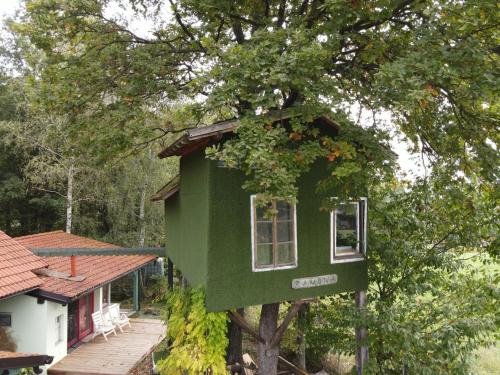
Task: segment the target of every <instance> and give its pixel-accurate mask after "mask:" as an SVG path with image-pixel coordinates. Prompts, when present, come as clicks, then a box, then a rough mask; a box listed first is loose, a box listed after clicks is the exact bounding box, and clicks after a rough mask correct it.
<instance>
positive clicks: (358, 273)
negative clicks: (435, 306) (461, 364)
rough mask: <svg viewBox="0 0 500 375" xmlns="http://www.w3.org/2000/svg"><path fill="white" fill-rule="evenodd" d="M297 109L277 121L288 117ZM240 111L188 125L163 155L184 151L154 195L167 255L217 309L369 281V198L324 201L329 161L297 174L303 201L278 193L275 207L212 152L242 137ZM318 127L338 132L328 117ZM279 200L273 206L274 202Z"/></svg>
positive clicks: (356, 287) (354, 288)
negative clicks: (328, 207)
mask: <svg viewBox="0 0 500 375" xmlns="http://www.w3.org/2000/svg"><path fill="white" fill-rule="evenodd" d="M289 120H290V116H286V115H283V116H281V117H280V118H279V119H278V120H275V119H274V120H273V121H274V125H276V123H277V122H279V123H280V125H282V126H285V127H287V126H289V125H288V123H289ZM237 124H238V122H237V120H228V121H223V122H219V123H216V124H213V125H210V126H206V127H202V128H196V129H191V130H187V131H185V132H184V133H183V134H182V136H181V137H180V138H178V139H177V140H176V141H175V142H173V143H172V144H171V145H169V146H168V147H167V148H166V149H164V150H163V151H162V152H161V153H160V154H159V156H160V158H166V157H171V156H178V157H180V174H179V176H177V177H175V178H174V179H173V180H172V181H169V182H168V183H167V184H166V185H165V186H164V187H163V188H162V189H161V190H160V191H158V193H157V194H155V196H154V197H153V198H152V200H153V201H161V200H164V201H165V215H166V233H167V236H166V238H167V256H168V257H169V259H171V260H172V262H173V263H174V264H175V266H176V267H177V268H179V269H180V271H181V272H182V274H183V276H184V277H185V278H186V279H187V280H188V282H189V283H190V284H191V285H193V286H202V287H204V288H205V291H206V305H207V309H208V310H209V311H222V310H228V309H233V308H239V307H244V306H248V305H260V304H265V303H274V302H280V301H290V300H299V299H304V298H311V297H315V296H321V295H330V294H333V293H339V292H345V291H362V290H366V288H367V285H368V277H367V262H366V247H367V241H366V237H367V232H366V224H367V223H366V221H367V219H366V218H367V199H366V198H362V199H359V200H356V201H352V202H346V203H345V204H342V205H340V206H339V207H337V209H336V210H335V211H333V212H325V211H323V210H321V206H322V201H323V200H324V199H325V198H326V199H328V197H325V196H322V195H320V194H319V193H318V192H317V190H316V184H317V182H318V181H319V180H320V179H323V178H325V177H326V176H327V173H328V170H327V165H326V163H327V160H320V161H318V162H316V163H315V164H314V165H313V166H312V168H311V170H310V171H309V172H307V173H305V174H304V175H303V176H301V178H300V179H299V180H298V203H297V204H296V205H290V204H289V203H288V202H286V201H284V200H274V201H273V202H272V209H273V210H274V211H275V212H277V214H276V215H274V216H272V217H269V215H268V214H266V212H268V211H269V210H266V209H264V208H262V207H259V205H258V204H257V203H258V197H257V195H256V194H254V193H251V192H247V191H245V190H243V189H242V185H243V183H244V181H245V176H244V174H243V173H242V172H241V171H238V170H235V169H230V168H227V167H226V166H225V165H224V164H223V163H220V162H218V161H214V160H209V159H207V158H206V157H205V149H206V147H209V146H212V145H220V144H223V143H224V142H226V141H227V140H228V139H230V138H231V137H233V136H234V130H235V128H236V127H237ZM311 126H314V127H317V129H318V130H319V132H320V133H322V134H327V135H329V136H331V137H335V136H336V134H338V129H339V126H338V125H337V124H336V123H335V122H333V121H331V120H330V119H329V118H328V117H326V116H321V117H319V118H317V119H316V120H315V121H314V122H313V123H312V124H311ZM270 208H271V207H270Z"/></svg>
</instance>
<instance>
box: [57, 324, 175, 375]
mask: <svg viewBox="0 0 500 375" xmlns="http://www.w3.org/2000/svg"><path fill="white" fill-rule="evenodd" d="M130 322H131V324H132V328H129V327H127V328H125V329H124V333H117V336H114V335H110V336H108V340H109V341H108V342H106V341H105V340H104V338H103V337H102V336H98V337H96V338H95V339H94V340H91V341H88V342H85V343H82V344H81V345H80V346H79V347H78V348H76V349H75V350H73V351H72V352H71V353H69V354H68V355H67V356H66V357H64V358H63V359H62V360H60V361H59V362H57V363H56V364H55V365H53V366H52V367H50V368H49V369H48V374H50V375H68V374H72V375H125V374H128V373H129V372H130V371H131V370H132V369H134V367H135V366H137V365H138V364H139V363H140V362H141V361H142V360H144V358H145V357H146V356H148V355H149V354H150V353H151V351H152V350H153V348H154V347H155V346H156V345H158V343H160V341H161V340H162V339H163V338H164V337H165V329H166V328H165V325H164V324H163V322H162V321H160V320H155V319H130ZM90 337H92V336H90Z"/></svg>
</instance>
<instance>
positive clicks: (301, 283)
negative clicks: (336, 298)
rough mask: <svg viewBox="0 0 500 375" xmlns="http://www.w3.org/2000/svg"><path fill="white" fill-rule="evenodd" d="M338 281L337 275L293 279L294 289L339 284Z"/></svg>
mask: <svg viewBox="0 0 500 375" xmlns="http://www.w3.org/2000/svg"><path fill="white" fill-rule="evenodd" d="M337 279H338V278H337V275H335V274H333V275H322V276H314V277H304V278H301V279H293V280H292V289H304V288H316V287H318V286H323V285H332V284H336V283H337Z"/></svg>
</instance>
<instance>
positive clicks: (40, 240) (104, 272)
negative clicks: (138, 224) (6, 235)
mask: <svg viewBox="0 0 500 375" xmlns="http://www.w3.org/2000/svg"><path fill="white" fill-rule="evenodd" d="M16 241H18V242H19V243H21V244H22V245H24V246H26V247H28V248H30V249H41V248H51V249H58V248H96V249H98V248H119V246H116V245H113V244H109V243H106V242H101V241H96V240H93V239H90V238H85V237H80V236H76V235H74V234H69V233H65V232H63V231H56V232H47V233H39V234H34V235H29V236H23V237H17V238H16ZM75 258H76V273H77V275H79V276H85V280H83V281H71V280H65V279H58V278H55V277H48V276H40V278H41V279H42V280H43V284H42V286H41V287H40V289H41V290H42V291H46V292H49V293H54V294H58V295H62V296H64V297H68V298H75V297H77V296H79V295H81V294H84V293H85V292H88V291H90V290H92V289H95V288H97V287H99V286H100V285H103V284H107V283H109V282H111V281H113V280H115V279H117V278H119V277H122V276H124V275H125V274H127V273H130V272H132V271H133V270H135V269H138V268H140V267H142V266H144V265H146V264H147V263H149V262H152V261H154V260H155V259H156V257H155V256H153V255H85V256H83V255H78V256H76V257H75ZM43 259H44V260H45V261H46V262H47V263H48V265H49V269H50V270H54V271H59V272H65V273H70V270H71V265H70V257H69V256H60V257H59V256H50V257H44V258H43Z"/></svg>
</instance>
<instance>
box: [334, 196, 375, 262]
mask: <svg viewBox="0 0 500 375" xmlns="http://www.w3.org/2000/svg"><path fill="white" fill-rule="evenodd" d="M366 213H367V200H366V198H362V199H360V200H359V201H357V202H349V203H343V204H340V205H339V206H338V207H337V208H336V209H335V210H334V211H332V212H331V237H332V239H331V261H332V263H336V262H352V261H357V260H363V259H364V256H365V255H366V221H367V220H366Z"/></svg>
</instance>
